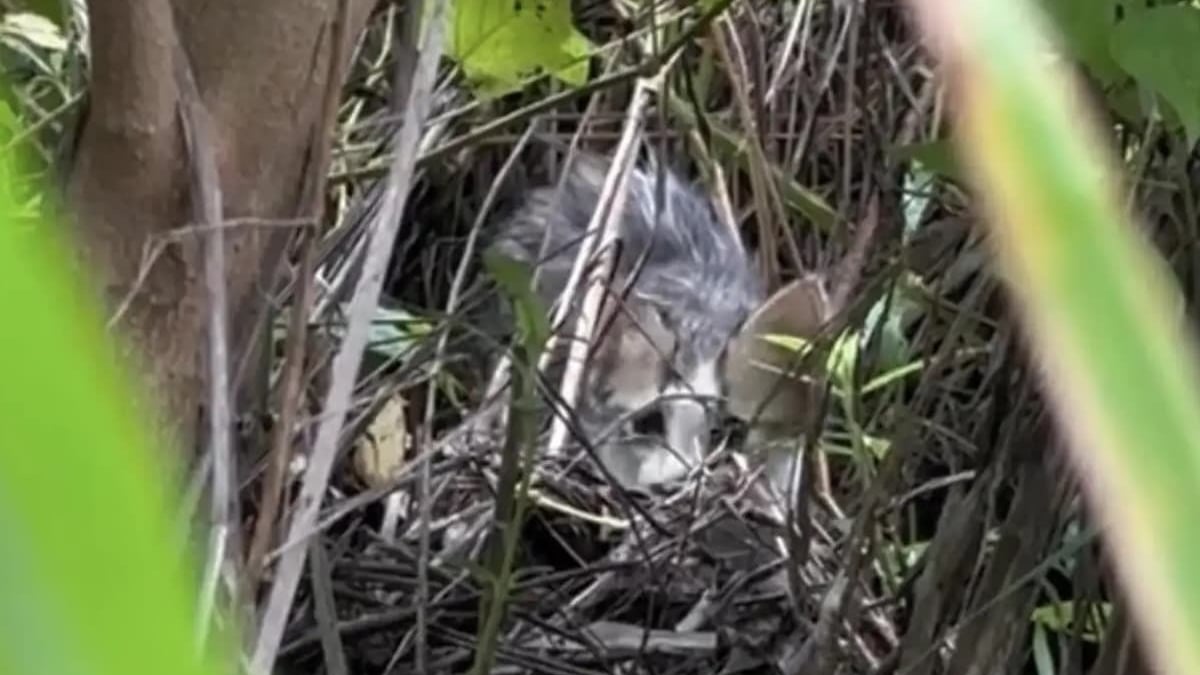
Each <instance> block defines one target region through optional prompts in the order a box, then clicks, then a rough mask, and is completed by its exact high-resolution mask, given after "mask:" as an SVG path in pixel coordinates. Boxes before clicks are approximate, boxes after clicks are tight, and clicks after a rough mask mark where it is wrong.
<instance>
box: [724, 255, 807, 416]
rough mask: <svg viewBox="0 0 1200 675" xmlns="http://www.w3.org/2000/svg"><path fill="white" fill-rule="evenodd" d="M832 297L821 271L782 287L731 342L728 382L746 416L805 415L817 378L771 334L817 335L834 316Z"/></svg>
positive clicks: (734, 404)
mask: <svg viewBox="0 0 1200 675" xmlns="http://www.w3.org/2000/svg"><path fill="white" fill-rule="evenodd" d="M829 311H830V308H829V298H828V296H827V294H826V292H825V287H824V285H823V284H822V282H821V280H820V279H819V278H817V277H815V276H809V277H805V278H802V279H797V280H796V281H793V282H791V283H789V284H787V285H786V286H784V287H782V288H780V289H779V290H778V291H776V292H775V293H774V295H772V296H771V297H770V298H768V299H767V301H766V302H764V303H763V304H762V305H760V306H759V307H758V309H756V310H755V311H754V313H753V314H751V315H750V318H749V319H748V320H747V321H746V324H745V325H744V326H743V327H742V329H741V331H739V332H738V334H737V336H736V337H735V338H734V339H733V341H732V342H731V343H730V345H729V349H728V351H727V352H726V356H725V382H726V385H727V386H728V400H729V410H730V412H731V413H733V414H734V415H736V416H737V417H738V418H740V419H742V420H747V421H750V420H755V419H757V420H761V421H763V422H766V423H770V424H775V423H786V422H790V421H791V422H794V421H799V420H802V419H803V417H804V412H805V408H806V406H807V405H808V403H809V401H810V400H812V396H811V388H812V384H811V381H809V380H807V379H806V378H805V379H801V376H802V375H803V373H793V372H790V371H791V370H794V368H795V362H796V361H797V358H798V357H797V354H796V353H795V352H794V351H792V350H789V349H786V348H784V347H781V346H779V345H776V344H773V343H771V342H769V341H767V340H766V339H765V337H766V336H769V335H780V336H791V337H799V338H803V339H811V338H813V337H815V336H816V335H817V334H818V333H819V332H820V331H821V328H822V327H823V326H824V325H825V322H826V320H828V318H829V317H828V314H829Z"/></svg>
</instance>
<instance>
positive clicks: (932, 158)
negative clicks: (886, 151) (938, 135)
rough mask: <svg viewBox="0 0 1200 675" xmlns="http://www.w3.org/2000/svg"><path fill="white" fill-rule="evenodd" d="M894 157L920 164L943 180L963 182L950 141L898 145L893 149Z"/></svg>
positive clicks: (941, 140) (940, 140) (944, 139)
mask: <svg viewBox="0 0 1200 675" xmlns="http://www.w3.org/2000/svg"><path fill="white" fill-rule="evenodd" d="M892 156H893V157H895V158H896V159H899V160H902V161H903V160H907V161H915V162H918V163H920V165H921V167H923V168H924V169H926V170H927V171H932V172H933V173H936V174H938V175H939V176H941V177H943V178H949V179H951V180H955V181H960V180H962V176H963V173H962V169H961V167H959V164H958V157H957V156H956V155H955V154H954V145H953V144H952V143H951V142H950V140H949V139H946V138H943V139H939V140H936V141H927V142H924V143H908V144H906V145H898V146H895V147H894V148H892Z"/></svg>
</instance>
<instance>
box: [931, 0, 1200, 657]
mask: <svg viewBox="0 0 1200 675" xmlns="http://www.w3.org/2000/svg"><path fill="white" fill-rule="evenodd" d="M935 5H936V8H935ZM922 8H923V9H924V10H925V13H924V15H923V17H922V18H923V19H925V21H926V23H925V26H926V28H927V29H929V30H933V31H936V32H939V33H943V32H951V31H953V33H954V39H945V40H935V41H933V42H934V43H935V44H937V45H938V46H939V48H940V49H942V50H944V51H943V53H942V56H943V57H944V58H946V59H949V60H953V61H954V62H955V63H956V64H957V67H956V77H957V80H958V81H959V82H961V83H962V84H963V87H962V91H961V92H960V95H959V96H958V97H957V98H958V103H959V108H958V110H957V111H956V112H957V113H958V118H959V124H958V126H957V128H958V129H959V132H960V138H959V140H960V142H961V143H962V149H963V151H964V152H967V153H970V155H971V158H972V160H973V161H971V162H970V166H971V168H972V171H973V177H974V179H975V183H976V185H978V186H979V187H980V188H981V190H982V192H983V193H984V195H985V197H986V198H985V200H984V202H983V203H984V204H985V205H986V207H987V209H988V217H989V222H990V226H991V229H992V232H993V234H994V244H995V250H996V251H997V252H998V253H999V256H998V262H999V265H1000V268H1001V270H1002V271H1003V272H1004V275H1005V278H1006V279H1007V280H1008V281H1009V283H1010V288H1011V289H1012V291H1013V296H1014V298H1015V299H1016V300H1017V304H1018V307H1019V308H1020V310H1021V311H1022V313H1023V317H1024V322H1023V325H1024V326H1025V328H1026V330H1028V334H1029V337H1030V339H1031V340H1032V341H1033V342H1034V343H1035V345H1036V349H1035V350H1034V352H1035V353H1037V354H1038V355H1039V359H1040V363H1041V366H1042V368H1043V369H1044V370H1043V372H1044V378H1043V383H1044V385H1045V386H1046V388H1047V390H1048V392H1049V393H1050V395H1051V396H1050V398H1051V400H1052V402H1053V403H1054V407H1055V412H1056V414H1057V419H1058V422H1059V424H1060V425H1062V427H1063V428H1064V429H1065V430H1066V431H1067V434H1066V435H1067V437H1068V438H1069V439H1070V440H1071V443H1070V448H1071V451H1072V454H1071V458H1072V460H1073V461H1074V463H1075V467H1076V469H1077V470H1078V472H1079V474H1078V475H1080V476H1082V477H1084V478H1085V480H1084V481H1083V483H1084V486H1085V487H1086V489H1087V492H1088V494H1089V496H1090V497H1091V505H1092V506H1093V507H1094V508H1096V509H1097V510H1098V511H1099V513H1100V515H1101V521H1102V522H1103V523H1104V524H1105V527H1106V530H1105V533H1106V535H1107V536H1108V537H1109V542H1110V543H1111V545H1112V547H1113V550H1115V551H1116V553H1117V558H1118V563H1119V564H1118V570H1119V571H1120V572H1121V575H1122V580H1123V581H1124V583H1125V584H1126V586H1127V590H1128V591H1129V592H1128V597H1129V598H1130V600H1131V602H1132V604H1133V607H1134V609H1135V610H1136V614H1137V618H1138V619H1139V620H1140V621H1141V622H1143V624H1142V625H1143V626H1144V628H1145V630H1144V631H1143V632H1142V635H1144V636H1146V637H1147V639H1148V641H1149V649H1148V650H1147V651H1148V652H1149V653H1150V655H1151V656H1152V657H1153V661H1152V662H1153V663H1154V665H1156V666H1157V667H1158V669H1159V670H1161V671H1162V672H1178V673H1193V672H1200V643H1197V642H1196V640H1195V636H1196V635H1197V634H1200V576H1198V575H1197V574H1196V570H1198V569H1200V545H1198V542H1197V540H1196V537H1195V536H1194V531H1195V524H1196V522H1197V521H1200V417H1197V415H1196V412H1195V411H1196V410H1197V409H1200V389H1198V387H1197V383H1198V382H1200V377H1198V375H1200V368H1198V367H1197V362H1196V359H1195V353H1194V347H1193V345H1192V344H1190V341H1189V340H1188V338H1189V337H1190V336H1189V335H1187V334H1185V332H1184V330H1183V326H1182V325H1181V322H1180V321H1179V320H1178V315H1177V313H1176V311H1175V307H1174V306H1173V305H1174V303H1173V302H1172V299H1173V298H1174V297H1176V296H1175V289H1173V288H1172V286H1171V284H1170V283H1169V281H1168V280H1169V279H1170V277H1169V271H1168V270H1167V269H1166V268H1165V265H1164V262H1163V260H1162V259H1161V258H1160V257H1158V256H1157V255H1156V254H1155V251H1154V250H1153V249H1152V248H1151V247H1150V246H1149V245H1148V244H1147V242H1146V240H1145V239H1144V238H1143V237H1142V236H1141V234H1140V233H1139V232H1138V231H1137V229H1136V228H1135V227H1133V226H1132V224H1131V223H1129V222H1128V221H1127V220H1126V217H1125V213H1124V210H1123V209H1122V208H1121V206H1120V205H1119V203H1118V199H1117V198H1116V196H1115V194H1114V193H1115V189H1114V188H1115V181H1113V178H1112V176H1110V175H1108V173H1107V169H1108V166H1109V164H1110V163H1111V162H1112V158H1111V157H1109V156H1107V155H1106V154H1105V153H1104V151H1103V148H1105V147H1106V144H1105V143H1104V142H1103V141H1101V140H1100V137H1099V136H1098V135H1097V134H1095V133H1094V132H1095V131H1096V130H1093V129H1089V128H1088V127H1087V126H1086V125H1084V124H1081V123H1080V113H1079V109H1078V108H1077V106H1078V105H1079V101H1078V100H1077V99H1073V98H1071V97H1069V96H1068V95H1067V94H1066V93H1065V91H1066V90H1065V86H1064V83H1065V79H1064V78H1063V77H1062V76H1061V73H1058V72H1056V71H1055V70H1054V69H1051V68H1047V66H1046V61H1045V59H1044V58H1043V54H1042V52H1041V51H1040V50H1039V46H1040V45H1041V44H1044V41H1043V40H1042V39H1040V38H1041V37H1042V36H1041V33H1042V31H1041V30H1040V28H1041V26H1040V24H1039V23H1037V22H1036V21H1035V18H1034V17H1033V16H1032V15H1031V14H1029V13H1027V12H1028V6H1027V4H1026V3H1022V2H1018V1H1015V0H989V1H980V2H970V3H928V4H926V5H922ZM1152 11H1155V12H1157V11H1160V10H1152ZM1163 11H1165V10H1163ZM1184 11H1186V12H1193V11H1197V10H1194V9H1191V8H1185V9H1184ZM1162 16H1165V17H1175V18H1177V19H1178V20H1179V21H1180V22H1181V23H1184V22H1186V21H1188V20H1189V19H1187V18H1186V17H1188V16H1192V15H1190V14H1182V13H1180V12H1179V11H1178V10H1175V9H1172V10H1170V13H1169V14H1164V15H1162ZM1147 20H1150V21H1154V22H1155V23H1154V24H1152V25H1161V24H1159V23H1157V22H1159V21H1162V19H1161V18H1155V19H1147ZM1164 29H1165V27H1164ZM1184 30H1185V29H1173V30H1167V31H1166V32H1165V34H1154V35H1153V39H1154V44H1156V45H1157V48H1161V49H1163V51H1164V52H1166V53H1169V54H1175V53H1176V52H1175V51H1174V50H1175V49H1176V48H1178V47H1180V45H1179V44H1176V43H1175V42H1174V41H1176V40H1178V39H1179V36H1180V35H1181V34H1182V33H1183V31H1184ZM1186 30H1189V31H1190V30H1191V29H1186ZM1164 35H1165V37H1164ZM1151 37H1152V36H1151V35H1150V34H1148V33H1140V37H1139V39H1140V40H1143V41H1149V40H1150V39H1151ZM1195 44H1196V42H1192V43H1191V47H1192V49H1193V50H1194V46H1195ZM1143 47H1145V45H1143ZM1145 58H1146V61H1147V62H1148V63H1153V64H1155V65H1154V67H1155V68H1157V67H1162V66H1163V64H1165V63H1175V62H1174V61H1171V60H1170V59H1162V60H1158V59H1156V58H1151V57H1149V56H1146V57H1145ZM1176 65H1179V66H1180V67H1181V68H1183V67H1188V66H1186V64H1176ZM1151 70H1152V68H1148V69H1147V72H1150V71H1151ZM1160 75H1161V73H1160Z"/></svg>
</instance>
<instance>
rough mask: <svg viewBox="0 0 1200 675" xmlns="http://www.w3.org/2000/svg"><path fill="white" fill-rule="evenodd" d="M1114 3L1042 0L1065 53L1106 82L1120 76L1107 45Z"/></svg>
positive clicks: (1113, 21) (1114, 17) (1111, 0)
mask: <svg viewBox="0 0 1200 675" xmlns="http://www.w3.org/2000/svg"><path fill="white" fill-rule="evenodd" d="M1117 4H1118V3H1117V0H1042V6H1043V9H1045V10H1046V13H1047V14H1049V15H1050V18H1051V20H1053V22H1054V25H1055V28H1057V29H1058V32H1059V35H1060V37H1061V39H1062V44H1063V47H1064V48H1065V49H1066V52H1067V54H1068V55H1069V56H1071V57H1072V58H1074V59H1075V60H1077V61H1079V62H1080V63H1082V64H1083V65H1084V66H1085V67H1086V68H1087V69H1088V70H1089V71H1090V72H1091V74H1092V75H1093V76H1094V77H1096V79H1098V80H1100V81H1101V82H1104V83H1106V84H1107V83H1111V82H1113V81H1115V80H1117V79H1119V78H1120V76H1121V69H1120V68H1119V67H1118V66H1117V63H1116V61H1114V60H1113V57H1112V54H1111V53H1110V52H1109V48H1108V45H1109V39H1110V37H1111V35H1112V31H1113V26H1115V25H1116V22H1117Z"/></svg>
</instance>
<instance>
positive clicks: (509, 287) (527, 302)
mask: <svg viewBox="0 0 1200 675" xmlns="http://www.w3.org/2000/svg"><path fill="white" fill-rule="evenodd" d="M483 264H484V267H486V268H487V271H488V273H489V274H491V275H492V278H493V279H495V280H496V283H497V284H499V286H500V290H501V291H502V292H503V293H504V294H505V295H506V296H508V298H509V300H510V301H511V302H512V304H513V309H514V311H515V313H516V319H517V321H516V324H517V325H516V328H517V334H518V336H519V337H518V339H519V340H520V342H521V344H522V345H523V346H524V348H525V353H526V354H527V355H529V356H530V357H531V358H532V359H533V360H536V355H537V354H540V353H541V351H542V348H543V347H544V346H545V345H546V341H547V340H549V339H550V322H549V320H547V318H546V309H545V307H543V306H542V302H541V300H539V299H538V297H537V295H536V294H535V293H534V292H533V270H532V269H531V268H530V267H529V266H528V265H526V264H524V263H521V262H518V261H516V260H513V259H512V258H508V257H505V256H504V255H502V254H500V253H499V252H497V251H496V250H495V249H489V250H488V251H487V252H485V253H484V255H483Z"/></svg>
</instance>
